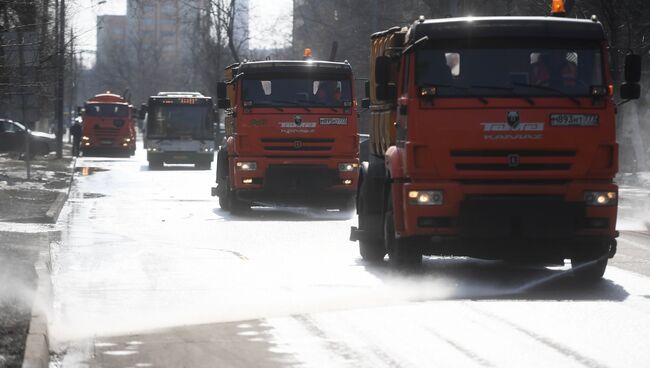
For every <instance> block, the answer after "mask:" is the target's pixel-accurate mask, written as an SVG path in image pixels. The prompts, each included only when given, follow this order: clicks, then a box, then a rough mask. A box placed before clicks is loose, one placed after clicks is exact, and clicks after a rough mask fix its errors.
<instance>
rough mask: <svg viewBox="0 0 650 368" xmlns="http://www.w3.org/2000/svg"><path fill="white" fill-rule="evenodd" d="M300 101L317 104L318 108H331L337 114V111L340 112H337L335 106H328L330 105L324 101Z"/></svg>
mask: <svg viewBox="0 0 650 368" xmlns="http://www.w3.org/2000/svg"><path fill="white" fill-rule="evenodd" d="M300 101H301V102H309V103H313V104H316V105H318V106H325V107H329V108H330V109H332V111H335V112H336V111H339V110H337V109H336V108H335V107H334V106H331V105H328V104H326V103H325V102H322V101H309V100H300Z"/></svg>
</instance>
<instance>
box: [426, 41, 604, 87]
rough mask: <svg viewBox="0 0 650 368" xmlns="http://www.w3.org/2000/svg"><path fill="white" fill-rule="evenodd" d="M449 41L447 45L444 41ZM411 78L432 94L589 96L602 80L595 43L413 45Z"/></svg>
mask: <svg viewBox="0 0 650 368" xmlns="http://www.w3.org/2000/svg"><path fill="white" fill-rule="evenodd" d="M450 46H451V45H450ZM415 69H416V70H415V81H416V85H417V86H419V87H425V86H435V87H436V96H448V97H462V96H485V97H489V96H495V97H501V96H504V97H508V96H565V97H566V96H570V97H575V96H590V95H591V87H593V86H602V85H603V83H604V79H603V66H602V55H601V52H600V49H599V48H598V46H597V45H562V43H560V42H558V43H555V44H553V43H550V44H541V45H534V44H532V45H521V44H515V45H509V44H508V43H507V42H503V43H502V44H500V45H498V46H497V45H494V46H491V47H485V46H484V44H483V43H482V44H481V46H480V47H469V46H466V47H442V48H426V49H421V50H418V51H417V56H416V66H415Z"/></svg>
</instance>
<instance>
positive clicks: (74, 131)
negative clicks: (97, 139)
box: [70, 120, 81, 157]
mask: <svg viewBox="0 0 650 368" xmlns="http://www.w3.org/2000/svg"><path fill="white" fill-rule="evenodd" d="M70 135H71V136H72V156H74V157H79V145H80V143H81V122H80V121H78V120H75V122H74V124H72V125H71V126H70Z"/></svg>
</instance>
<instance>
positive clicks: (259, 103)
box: [253, 101, 284, 112]
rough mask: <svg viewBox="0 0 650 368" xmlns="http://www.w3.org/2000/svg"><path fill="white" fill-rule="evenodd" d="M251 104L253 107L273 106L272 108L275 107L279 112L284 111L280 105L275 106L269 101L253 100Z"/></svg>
mask: <svg viewBox="0 0 650 368" xmlns="http://www.w3.org/2000/svg"><path fill="white" fill-rule="evenodd" d="M253 106H254V107H255V106H257V107H273V108H275V109H277V110H278V111H280V112H284V109H283V108H281V107H280V106H275V105H273V104H271V103H268V102H261V101H260V102H254V103H253Z"/></svg>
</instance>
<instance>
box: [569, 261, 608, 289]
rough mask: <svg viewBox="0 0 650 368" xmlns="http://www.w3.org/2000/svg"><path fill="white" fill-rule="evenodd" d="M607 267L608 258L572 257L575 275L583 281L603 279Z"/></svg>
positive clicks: (572, 268)
mask: <svg viewBox="0 0 650 368" xmlns="http://www.w3.org/2000/svg"><path fill="white" fill-rule="evenodd" d="M606 268H607V258H601V259H596V260H580V259H571V271H572V272H573V276H575V277H576V278H577V279H578V280H580V281H583V282H590V283H592V282H598V281H600V280H602V278H603V275H604V274H605V269H606Z"/></svg>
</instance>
